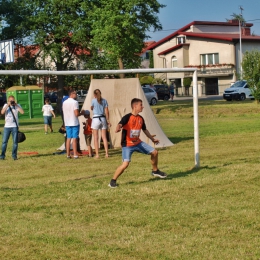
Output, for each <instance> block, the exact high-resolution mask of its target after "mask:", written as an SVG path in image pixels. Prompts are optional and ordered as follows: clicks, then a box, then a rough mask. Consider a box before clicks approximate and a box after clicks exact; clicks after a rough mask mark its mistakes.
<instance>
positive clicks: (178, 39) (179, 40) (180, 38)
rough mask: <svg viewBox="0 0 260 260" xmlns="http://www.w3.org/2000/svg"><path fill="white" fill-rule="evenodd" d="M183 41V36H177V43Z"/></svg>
mask: <svg viewBox="0 0 260 260" xmlns="http://www.w3.org/2000/svg"><path fill="white" fill-rule="evenodd" d="M183 43H185V37H184V36H181V37H177V44H183Z"/></svg>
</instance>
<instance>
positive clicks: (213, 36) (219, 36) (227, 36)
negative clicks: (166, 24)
mask: <svg viewBox="0 0 260 260" xmlns="http://www.w3.org/2000/svg"><path fill="white" fill-rule="evenodd" d="M192 25H210V26H214V25H215V26H236V27H237V26H238V23H237V21H234V20H231V21H228V22H210V21H193V22H191V23H189V24H187V25H185V26H184V27H182V28H180V29H179V30H177V31H175V32H174V33H172V34H170V35H168V36H166V37H164V38H163V39H161V40H160V41H158V42H155V43H154V44H152V45H150V46H149V47H148V49H147V50H152V49H154V48H156V47H157V46H159V45H161V44H163V43H165V42H167V41H169V40H171V39H172V38H174V37H176V36H177V35H188V34H189V35H188V36H194V37H203V35H204V36H207V38H211V39H219V40H228V41H233V40H236V39H237V38H236V37H237V35H239V34H237V35H236V34H222V33H194V32H189V33H188V32H186V30H188V29H190V27H191V26H192ZM245 25H246V27H252V26H253V24H252V23H246V24H245ZM195 35H196V36H195ZM248 37H252V38H248ZM256 37H260V36H252V35H251V36H244V35H243V36H242V39H243V40H244V39H247V40H259V39H260V38H259V39H257V38H256ZM231 38H232V40H231Z"/></svg>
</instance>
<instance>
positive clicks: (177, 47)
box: [158, 43, 190, 55]
mask: <svg viewBox="0 0 260 260" xmlns="http://www.w3.org/2000/svg"><path fill="white" fill-rule="evenodd" d="M189 45H190V44H189V43H182V44H178V45H175V46H174V47H172V48H170V49H167V50H165V51H162V52H160V53H158V55H164V54H167V53H168V52H171V51H173V50H177V49H180V48H182V47H183V46H189Z"/></svg>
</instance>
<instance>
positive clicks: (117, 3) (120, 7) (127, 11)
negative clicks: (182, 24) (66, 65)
mask: <svg viewBox="0 0 260 260" xmlns="http://www.w3.org/2000/svg"><path fill="white" fill-rule="evenodd" d="M162 7H164V6H163V5H161V4H159V3H158V1H157V0H149V1H136V0H100V1H99V2H98V4H96V5H93V10H92V12H91V14H90V15H91V20H92V21H93V24H92V31H91V35H92V36H93V44H94V45H95V46H98V47H99V48H101V49H103V50H105V51H106V55H108V56H110V57H113V58H114V59H116V60H117V61H118V66H119V69H123V68H125V64H126V63H125V60H132V62H133V65H135V66H134V67H132V68H138V67H139V66H140V62H141V61H140V58H139V56H138V55H136V54H137V53H140V52H141V50H142V48H143V47H144V41H145V39H146V38H147V35H146V32H147V31H148V30H149V29H150V28H151V27H153V28H154V29H155V30H159V29H161V24H160V23H159V21H158V17H157V13H159V10H160V8H162ZM86 8H88V6H87V5H86Z"/></svg>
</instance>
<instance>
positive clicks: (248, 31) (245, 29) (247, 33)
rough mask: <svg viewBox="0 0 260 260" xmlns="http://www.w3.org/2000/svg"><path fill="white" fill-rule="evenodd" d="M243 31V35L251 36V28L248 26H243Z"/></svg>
mask: <svg viewBox="0 0 260 260" xmlns="http://www.w3.org/2000/svg"><path fill="white" fill-rule="evenodd" d="M241 33H242V35H243V36H250V35H251V31H250V28H248V27H242V28H241Z"/></svg>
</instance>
